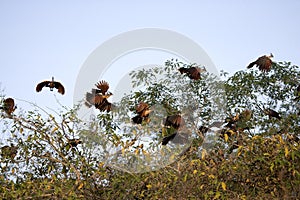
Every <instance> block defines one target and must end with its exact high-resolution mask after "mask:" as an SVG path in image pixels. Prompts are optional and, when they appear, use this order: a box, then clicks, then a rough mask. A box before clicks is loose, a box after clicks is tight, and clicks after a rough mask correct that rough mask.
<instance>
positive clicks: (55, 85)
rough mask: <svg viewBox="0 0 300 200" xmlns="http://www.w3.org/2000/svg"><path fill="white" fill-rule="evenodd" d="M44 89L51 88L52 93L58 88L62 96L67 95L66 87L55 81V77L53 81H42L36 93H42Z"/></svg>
mask: <svg viewBox="0 0 300 200" xmlns="http://www.w3.org/2000/svg"><path fill="white" fill-rule="evenodd" d="M43 87H49V88H50V91H53V88H56V89H57V91H58V92H59V93H60V94H65V88H64V86H63V85H62V84H61V83H60V82H58V81H54V77H52V80H51V81H42V82H40V83H39V84H37V86H36V91H37V92H40V91H42V89H43Z"/></svg>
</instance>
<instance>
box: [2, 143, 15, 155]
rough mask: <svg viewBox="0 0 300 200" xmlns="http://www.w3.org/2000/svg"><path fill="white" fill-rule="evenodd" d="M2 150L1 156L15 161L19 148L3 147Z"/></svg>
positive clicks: (12, 146)
mask: <svg viewBox="0 0 300 200" xmlns="http://www.w3.org/2000/svg"><path fill="white" fill-rule="evenodd" d="M0 149H1V156H2V157H3V158H6V159H14V158H15V157H16V155H17V153H18V147H16V146H14V145H12V144H11V146H7V145H6V146H3V147H1V148H0Z"/></svg>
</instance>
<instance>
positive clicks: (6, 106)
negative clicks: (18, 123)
mask: <svg viewBox="0 0 300 200" xmlns="http://www.w3.org/2000/svg"><path fill="white" fill-rule="evenodd" d="M16 108H17V107H16V106H15V101H14V99H13V98H7V99H4V101H3V105H2V106H1V107H0V109H2V110H4V111H5V112H6V113H7V114H8V115H11V113H13V112H14V111H15V109H16Z"/></svg>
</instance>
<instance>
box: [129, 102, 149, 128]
mask: <svg viewBox="0 0 300 200" xmlns="http://www.w3.org/2000/svg"><path fill="white" fill-rule="evenodd" d="M151 112H152V110H150V109H149V105H148V104H147V103H144V102H140V104H139V105H138V106H137V107H136V113H137V115H136V116H135V117H133V118H132V121H133V122H134V123H135V124H141V123H142V122H143V121H146V122H149V120H150V119H149V114H150V113H151Z"/></svg>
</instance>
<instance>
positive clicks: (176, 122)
mask: <svg viewBox="0 0 300 200" xmlns="http://www.w3.org/2000/svg"><path fill="white" fill-rule="evenodd" d="M184 125H185V121H184V119H183V118H182V116H181V115H180V114H175V115H170V116H167V118H166V120H165V122H164V126H165V127H166V128H169V129H170V128H173V129H175V130H176V131H175V132H174V133H172V134H170V135H168V136H166V137H164V138H163V140H162V145H167V144H168V142H169V141H173V140H174V138H175V137H176V135H178V140H182V139H186V137H185V136H183V135H182V134H178V132H177V130H178V129H180V128H181V127H183V126H184Z"/></svg>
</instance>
